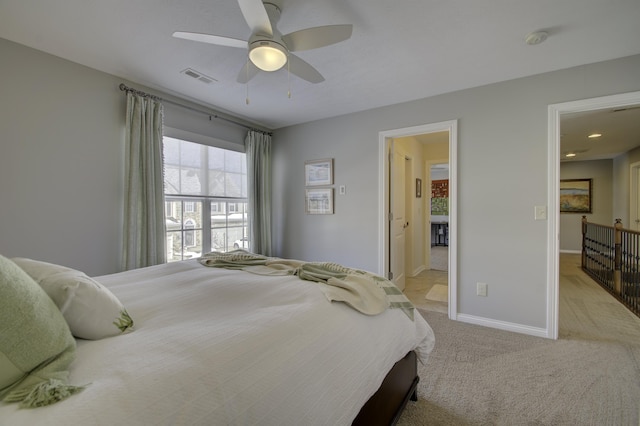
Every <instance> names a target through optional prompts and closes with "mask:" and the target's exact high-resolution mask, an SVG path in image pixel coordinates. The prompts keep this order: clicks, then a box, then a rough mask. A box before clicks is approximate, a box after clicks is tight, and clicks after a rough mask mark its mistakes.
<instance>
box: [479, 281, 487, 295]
mask: <svg viewBox="0 0 640 426" xmlns="http://www.w3.org/2000/svg"><path fill="white" fill-rule="evenodd" d="M487 287H488V286H487V283H476V292H477V294H478V296H482V297H487V289H488V288H487Z"/></svg>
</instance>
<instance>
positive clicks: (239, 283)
mask: <svg viewBox="0 0 640 426" xmlns="http://www.w3.org/2000/svg"><path fill="white" fill-rule="evenodd" d="M94 280H95V282H97V283H99V284H100V285H101V286H104V288H105V289H108V291H109V292H110V293H111V294H113V295H114V297H115V298H117V300H118V301H119V302H120V303H121V304H122V305H123V306H124V307H126V312H127V314H128V315H129V316H130V318H132V321H133V327H131V328H127V329H126V330H124V331H123V332H122V333H119V334H117V335H113V336H109V337H104V338H100V339H97V340H87V339H78V338H76V339H75V340H76V350H75V360H74V361H73V362H72V363H71V365H70V367H69V378H68V379H69V382H70V383H73V384H74V385H80V386H83V385H86V388H85V389H84V390H82V391H81V392H79V393H77V394H74V395H72V396H70V397H68V398H66V399H64V400H62V401H60V402H57V403H55V404H51V405H48V406H44V407H39V408H33V409H29V408H19V406H18V404H15V403H0V419H1V422H0V423H2V424H8V425H45V424H46V425H68V424H77V425H112V424H126V425H147V424H153V425H178V424H181V425H187V424H188V425H192V424H193V425H278V426H282V425H332V426H334V425H349V424H367V425H372V424H392V423H393V422H395V420H397V417H398V415H399V413H400V411H401V409H402V407H403V406H404V404H406V402H407V399H408V398H410V397H414V398H415V386H416V384H417V381H418V377H417V374H416V362H418V361H420V362H423V363H424V362H426V360H427V357H428V355H429V352H430V351H431V349H432V348H433V345H434V336H433V332H432V330H431V328H430V327H429V325H428V324H427V323H426V321H425V320H424V319H423V318H422V317H421V316H420V314H419V312H418V311H416V310H410V311H411V312H410V314H411V315H409V314H408V312H407V310H406V309H392V308H387V309H385V310H384V311H383V312H382V313H379V314H377V315H365V314H363V313H361V312H359V311H358V310H357V309H354V308H353V307H352V306H350V305H349V304H348V303H343V302H338V301H333V302H331V301H329V300H328V297H327V295H326V293H325V292H323V291H322V290H321V289H320V288H319V283H318V282H314V281H309V280H303V279H300V278H299V277H298V276H293V275H276V276H270V275H265V274H260V273H253V272H247V271H246V270H242V269H237V268H236V269H233V268H232V269H228V268H217V267H208V266H205V265H203V264H202V263H201V262H200V261H198V260H187V261H181V262H173V263H167V264H163V265H157V266H152V267H148V268H142V269H137V270H132V271H127V272H121V273H117V274H112V275H105V276H100V277H94Z"/></svg>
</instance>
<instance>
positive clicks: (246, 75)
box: [236, 61, 260, 84]
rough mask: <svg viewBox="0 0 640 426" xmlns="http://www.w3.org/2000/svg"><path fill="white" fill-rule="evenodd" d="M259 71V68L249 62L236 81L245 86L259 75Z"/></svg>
mask: <svg viewBox="0 0 640 426" xmlns="http://www.w3.org/2000/svg"><path fill="white" fill-rule="evenodd" d="M247 65H248V66H249V69H248V70H247ZM259 71H260V70H259V69H258V67H256V66H255V65H253V63H252V62H251V61H247V63H246V64H244V66H243V67H242V69H241V70H240V72H239V73H238V78H237V79H236V81H237V82H238V83H241V84H245V83H247V82H249V80H251V79H252V78H253V77H255V76H256V74H258V72H259Z"/></svg>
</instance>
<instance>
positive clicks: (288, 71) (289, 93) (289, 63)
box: [287, 55, 291, 99]
mask: <svg viewBox="0 0 640 426" xmlns="http://www.w3.org/2000/svg"><path fill="white" fill-rule="evenodd" d="M287 56H288V55H287ZM287 84H288V86H289V88H288V90H287V96H288V97H289V99H291V61H289V58H287Z"/></svg>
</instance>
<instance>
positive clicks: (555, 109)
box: [547, 91, 640, 339]
mask: <svg viewBox="0 0 640 426" xmlns="http://www.w3.org/2000/svg"><path fill="white" fill-rule="evenodd" d="M637 104H640V91H639V92H629V93H622V94H618V95H610V96H602V97H598V98H591V99H582V100H578V101H571V102H563V103H558V104H552V105H549V107H548V145H547V150H548V170H549V176H548V181H547V186H548V194H549V199H548V201H547V203H548V205H549V208H548V212H549V214H548V217H549V222H548V224H547V242H548V244H547V254H548V257H547V265H548V267H547V337H549V338H551V339H557V338H558V324H559V291H560V285H559V280H560V277H559V273H560V267H559V262H560V232H559V225H560V115H561V114H565V113H572V112H583V111H594V110H599V109H606V108H614V107H620V106H629V105H637Z"/></svg>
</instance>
